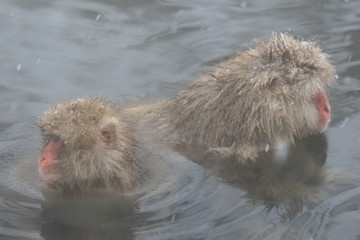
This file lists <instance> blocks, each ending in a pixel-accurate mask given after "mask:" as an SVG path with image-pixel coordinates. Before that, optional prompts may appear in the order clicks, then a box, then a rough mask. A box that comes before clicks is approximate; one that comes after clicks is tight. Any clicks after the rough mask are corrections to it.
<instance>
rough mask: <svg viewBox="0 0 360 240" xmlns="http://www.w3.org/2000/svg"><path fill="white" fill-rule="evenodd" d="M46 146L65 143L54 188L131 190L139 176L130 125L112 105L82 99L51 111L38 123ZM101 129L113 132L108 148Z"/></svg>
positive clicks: (53, 183)
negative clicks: (54, 140) (49, 143)
mask: <svg viewBox="0 0 360 240" xmlns="http://www.w3.org/2000/svg"><path fill="white" fill-rule="evenodd" d="M38 126H39V127H40V129H41V132H42V136H43V137H44V144H46V143H47V141H49V139H50V138H51V137H56V138H58V139H60V140H61V141H62V142H63V147H62V151H61V152H60V153H59V154H60V156H59V158H60V161H61V172H62V174H63V176H62V178H60V179H57V180H56V181H53V182H51V183H49V184H50V185H52V186H54V187H55V188H58V189H60V190H61V189H62V188H66V189H69V190H70V191H73V190H79V191H82V190H87V189H89V188H94V187H99V188H104V187H105V188H114V187H118V188H119V189H120V190H123V191H124V192H125V191H127V190H129V189H130V188H131V187H132V186H133V184H134V182H135V181H136V177H135V176H138V175H139V172H140V166H139V163H138V161H137V154H136V146H137V141H136V139H135V137H134V131H133V129H132V127H131V125H130V124H129V123H128V121H127V120H126V119H125V118H124V117H123V116H122V115H121V114H120V113H119V111H118V110H117V109H116V108H115V107H113V106H112V105H111V104H110V103H109V102H107V101H105V100H102V99H99V98H79V99H75V100H72V101H65V102H63V103H60V104H59V105H57V106H55V107H52V108H50V109H49V110H48V111H46V112H45V114H44V115H43V116H42V117H41V118H40V119H39V121H38ZM101 127H106V128H110V129H112V131H114V133H115V135H116V136H115V140H114V141H113V142H111V144H106V142H104V140H103V136H102V135H101V130H100V128H101Z"/></svg>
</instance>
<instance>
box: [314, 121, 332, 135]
mask: <svg viewBox="0 0 360 240" xmlns="http://www.w3.org/2000/svg"><path fill="white" fill-rule="evenodd" d="M329 123H330V118H329V119H328V120H327V121H321V120H319V122H318V124H317V125H316V127H315V128H314V130H315V131H317V132H320V133H323V132H325V130H326V129H327V128H328V126H329Z"/></svg>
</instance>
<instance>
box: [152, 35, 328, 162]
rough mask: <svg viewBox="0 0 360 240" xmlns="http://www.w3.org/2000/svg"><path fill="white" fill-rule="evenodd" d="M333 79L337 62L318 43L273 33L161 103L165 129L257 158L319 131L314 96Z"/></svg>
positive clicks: (191, 140) (179, 136)
mask: <svg viewBox="0 0 360 240" xmlns="http://www.w3.org/2000/svg"><path fill="white" fill-rule="evenodd" d="M333 81H334V68H333V66H332V65H331V64H330V63H329V60H328V56H327V55H326V54H324V53H322V51H321V49H320V48H319V47H318V46H316V44H315V43H313V42H310V41H300V40H296V39H294V38H293V37H291V36H286V35H283V34H280V35H278V34H274V35H273V36H272V37H271V39H270V41H269V42H258V43H257V45H256V48H254V49H250V50H248V51H245V52H238V53H237V54H236V55H235V56H234V57H233V58H232V59H231V60H229V61H226V62H224V63H222V64H220V65H218V66H215V67H214V68H213V69H211V70H210V71H208V72H206V73H205V75H204V76H203V77H202V78H201V79H200V80H198V81H197V82H195V83H194V84H192V85H190V86H188V87H186V88H185V89H183V90H182V91H180V92H179V93H178V94H177V95H176V96H175V97H173V98H172V99H170V100H168V101H166V102H165V103H164V104H163V105H161V106H160V107H159V112H160V113H159V115H160V116H161V117H160V118H162V119H163V120H162V126H161V127H162V128H166V130H167V131H168V132H169V133H171V134H172V135H173V137H174V138H175V139H178V140H179V141H183V142H188V143H193V144H199V145H205V146H207V147H209V148H215V149H216V150H217V151H219V152H223V153H225V154H236V155H239V156H241V158H245V159H252V158H254V157H256V155H257V152H258V151H259V150H264V149H265V148H267V147H270V148H274V147H276V145H277V144H279V143H280V142H282V141H284V142H293V141H294V139H295V138H297V137H304V136H307V135H308V134H310V133H312V132H314V131H313V130H312V129H313V127H314V126H315V125H316V123H317V120H318V115H317V109H316V106H315V105H314V104H313V102H312V97H313V95H314V94H315V93H316V92H317V91H321V92H323V93H325V92H326V90H327V88H328V87H329V86H330V85H331V84H332V83H333Z"/></svg>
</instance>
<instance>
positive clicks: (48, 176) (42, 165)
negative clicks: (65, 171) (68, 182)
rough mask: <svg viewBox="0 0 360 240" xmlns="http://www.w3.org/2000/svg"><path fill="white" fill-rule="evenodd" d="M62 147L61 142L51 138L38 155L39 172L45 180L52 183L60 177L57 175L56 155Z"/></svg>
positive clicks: (57, 161)
mask: <svg viewBox="0 0 360 240" xmlns="http://www.w3.org/2000/svg"><path fill="white" fill-rule="evenodd" d="M62 146H63V143H62V141H60V140H57V139H56V138H55V137H52V138H50V141H49V143H48V144H47V145H46V147H45V148H44V150H43V152H42V154H41V155H40V158H39V170H40V172H41V174H42V175H43V178H44V179H45V180H48V181H52V180H56V179H59V178H60V176H61V175H60V174H59V173H58V169H59V167H60V160H59V159H58V155H59V152H60V149H61V147H62Z"/></svg>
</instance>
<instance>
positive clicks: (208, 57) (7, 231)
mask: <svg viewBox="0 0 360 240" xmlns="http://www.w3.org/2000/svg"><path fill="white" fill-rule="evenodd" d="M0 30H1V33H0V112H1V115H0V239H147V240H148V239H176V240H180V239H214V240H219V239H225V240H227V239H231V240H232V239H234V240H235V239H274V240H277V239H305V240H313V239H314V240H315V239H327V240H328V239H334V240H337V239H343V240H345V239H346V240H347V239H354V240H356V239H360V228H359V226H360V173H359V170H360V137H359V135H360V80H359V79H360V40H359V39H360V1H355V0H303V1H297V0H274V1H267V0H254V1H237V0H221V1H216V0H197V1H189V0H182V1H173V0H143V1H141V0H132V1H130V0H118V1H116V0H92V1H90V0H0ZM272 32H289V33H290V34H292V35H295V36H298V37H301V38H305V39H314V40H316V41H318V42H319V44H320V45H321V46H322V48H323V49H324V51H325V52H326V53H328V54H330V56H331V61H332V62H333V63H334V65H335V66H336V68H337V74H338V76H339V78H338V80H337V84H336V86H335V87H334V89H333V90H332V91H331V92H330V100H331V104H332V114H333V117H332V122H331V125H330V127H329V129H328V130H327V131H326V133H325V134H324V135H317V136H312V137H309V138H306V139H303V140H301V141H299V142H298V143H297V145H296V147H294V148H292V149H290V150H289V151H290V152H289V156H288V157H287V158H286V159H283V160H282V161H277V160H276V157H275V155H276V154H275V153H272V152H268V153H264V154H263V155H262V156H261V157H260V159H259V161H258V162H257V163H256V164H255V165H253V166H250V167H248V168H245V169H244V168H241V167H239V166H238V165H237V164H236V161H232V160H233V159H222V160H223V161H222V162H221V163H219V162H218V161H217V160H218V158H217V157H216V156H208V155H207V154H206V153H204V151H203V149H201V148H196V147H193V146H184V145H179V146H176V147H174V149H171V150H168V152H167V151H166V150H161V151H160V153H159V156H161V157H159V159H160V160H162V161H164V162H166V163H167V164H168V168H165V169H167V170H166V171H165V170H159V174H158V175H159V176H158V178H159V179H158V180H156V181H157V183H158V184H153V185H152V187H151V188H150V189H147V190H144V191H143V192H141V193H138V194H135V195H132V196H128V197H126V198H119V197H118V196H112V195H111V194H108V196H84V197H78V198H72V197H68V198H67V197H56V196H51V194H50V195H49V196H48V195H47V193H46V192H42V190H41V187H40V185H39V181H38V177H37V169H36V167H37V166H36V165H37V156H38V154H39V150H40V144H39V142H40V138H39V132H38V129H37V128H36V127H35V125H34V123H35V122H36V119H37V117H38V116H40V115H41V114H42V113H43V112H44V111H45V109H46V108H48V107H49V106H52V105H54V104H56V103H59V102H61V101H63V100H67V99H72V98H75V97H79V96H101V97H105V98H107V99H110V100H112V101H125V100H134V99H158V98H168V97H170V96H173V95H174V94H176V92H177V91H179V90H180V89H181V88H182V87H184V86H186V85H188V84H190V83H192V82H194V81H195V80H196V79H197V78H199V77H200V75H201V71H204V70H206V69H208V68H209V67H210V66H212V65H214V64H215V63H218V62H220V61H221V60H223V59H226V58H228V57H229V56H231V55H232V53H233V52H234V51H236V50H245V49H247V48H249V47H253V46H254V44H255V41H256V40H266V39H267V36H270V35H271V33H272ZM154 166H156V165H154ZM162 177H163V179H161V178H162ZM156 181H155V182H156Z"/></svg>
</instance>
